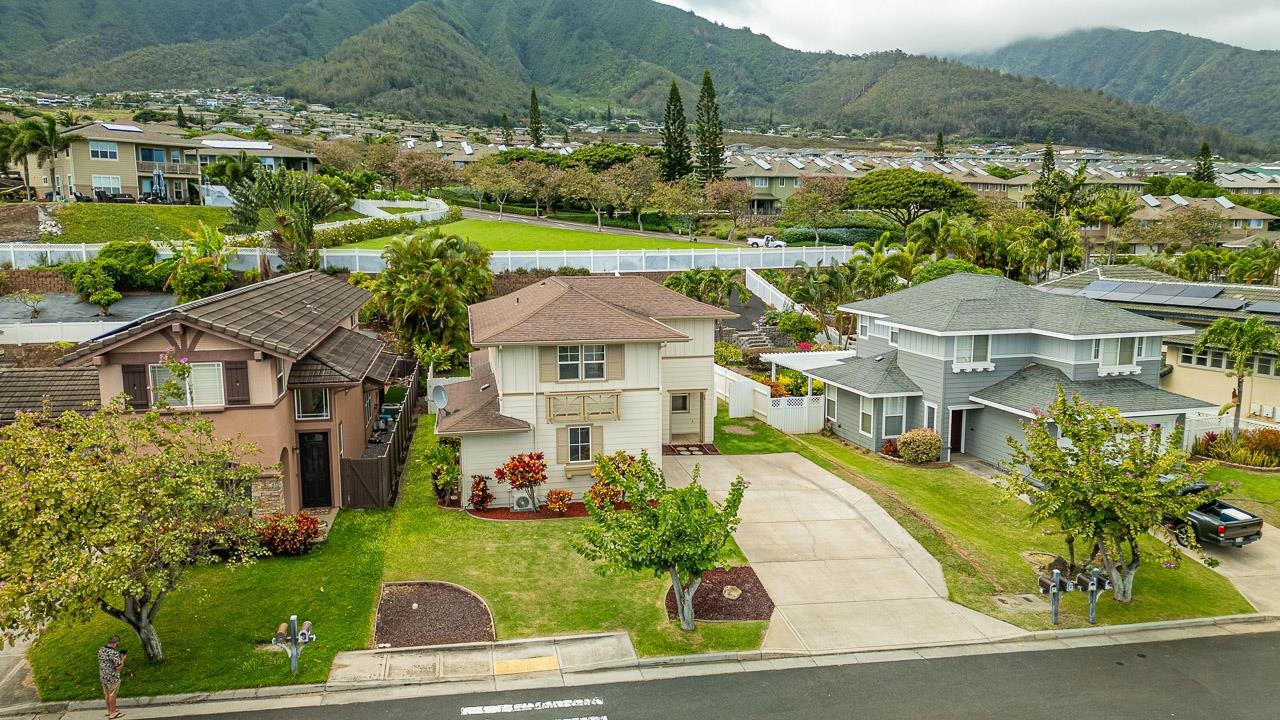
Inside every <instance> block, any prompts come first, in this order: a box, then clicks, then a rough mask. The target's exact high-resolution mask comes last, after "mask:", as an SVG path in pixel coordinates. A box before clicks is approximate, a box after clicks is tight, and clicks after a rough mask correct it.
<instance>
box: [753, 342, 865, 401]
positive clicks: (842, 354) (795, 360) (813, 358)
mask: <svg viewBox="0 0 1280 720" xmlns="http://www.w3.org/2000/svg"><path fill="white" fill-rule="evenodd" d="M857 354H858V353H857V352H856V351H854V350H817V351H813V352H780V353H760V359H761V360H764V361H765V362H767V363H769V379H770V380H777V379H778V366H779V365H781V366H782V367H784V368H788V369H790V370H795V371H797V372H799V373H800V374H802V375H804V376H805V377H806V378H808V379H809V386H808V388H806V390H805V395H812V394H813V376H812V375H810V374H809V371H810V370H817V369H818V368H824V367H830V366H832V365H838V364H839V363H840V362H841V361H842V360H846V359H848V358H851V357H855V356H856V355H857Z"/></svg>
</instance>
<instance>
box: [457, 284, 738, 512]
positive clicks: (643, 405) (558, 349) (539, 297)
mask: <svg viewBox="0 0 1280 720" xmlns="http://www.w3.org/2000/svg"><path fill="white" fill-rule="evenodd" d="M732 317H736V315H735V314H734V313H731V312H729V311H727V310H723V309H721V308H718V307H714V306H711V305H706V304H704V303H700V302H697V301H694V300H691V299H689V298H687V297H685V296H683V295H681V294H679V293H677V292H674V291H672V290H669V289H667V288H665V287H663V286H661V285H659V284H657V283H655V282H652V281H650V280H646V279H644V278H642V277H636V276H625V277H559V276H557V277H551V278H547V279H546V280H543V281H540V282H537V283H534V284H532V285H529V286H528V287H525V288H523V289H521V290H517V291H515V292H513V293H509V294H507V295H504V296H502V297H499V298H495V299H492V300H487V301H485V302H482V303H478V304H476V305H472V306H471V308H470V332H471V343H472V345H474V346H475V347H476V348H477V349H476V350H475V352H473V353H472V354H471V358H470V360H471V378H470V379H469V380H467V381H466V382H463V383H459V384H456V385H450V386H449V387H448V394H449V397H448V401H447V402H446V404H445V406H444V409H443V410H441V411H440V412H439V413H438V415H437V418H436V432H437V433H438V434H440V435H447V436H455V437H458V438H460V439H461V443H462V446H461V463H460V468H461V472H462V478H463V481H464V483H465V482H469V481H470V480H469V479H470V478H471V476H472V475H492V474H493V471H494V469H495V468H497V467H499V466H501V465H502V463H504V462H505V461H506V460H507V459H508V458H509V457H511V456H512V455H514V454H516V453H521V452H533V451H541V452H543V453H544V455H545V457H546V460H547V464H548V479H549V484H550V485H551V486H553V487H568V488H570V489H572V490H574V492H575V493H577V494H579V495H580V493H581V492H582V491H583V490H585V489H586V488H587V487H588V486H589V485H590V484H591V477H590V473H591V469H592V467H594V464H595V463H594V457H595V456H596V455H598V454H602V453H603V454H610V453H613V452H616V451H618V450H625V451H627V452H629V453H633V454H636V455H639V454H640V452H641V451H645V452H648V453H649V455H651V456H652V457H655V458H657V457H660V456H661V454H662V446H663V445H664V444H668V443H691V444H697V443H706V442H710V441H711V438H712V436H713V433H714V421H715V414H716V398H715V387H714V344H715V324H716V321H717V320H721V319H728V318H732ZM491 489H492V490H493V491H494V493H495V495H497V496H498V502H499V503H503V502H507V501H509V499H510V494H509V493H510V489H509V488H507V487H506V486H503V485H497V484H496V483H495V484H492V485H491ZM464 495H465V493H464Z"/></svg>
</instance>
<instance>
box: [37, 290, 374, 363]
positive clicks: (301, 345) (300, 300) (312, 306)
mask: <svg viewBox="0 0 1280 720" xmlns="http://www.w3.org/2000/svg"><path fill="white" fill-rule="evenodd" d="M369 297H370V295H369V292H368V291H367V290H363V289H361V288H358V287H356V286H354V285H350V284H348V283H345V282H343V281H342V280H339V279H337V278H334V277H330V276H328V275H325V274H324V273H321V272H317V271H315V270H307V271H305V272H300V273H292V274H289V275H281V276H280V277H275V278H272V279H270V280H267V281H265V282H260V283H254V284H253V285H247V286H245V287H242V288H237V289H235V290H230V291H228V292H224V293H219V294H217V295H212V296H210V297H207V298H203V299H200V300H196V301H194V302H189V303H186V304H185V305H177V306H174V307H172V308H169V309H167V310H162V311H160V312H157V313H153V314H151V315H147V316H145V317H141V318H138V319H137V320H134V321H133V322H131V323H129V324H127V325H125V326H123V327H121V328H120V329H118V330H116V331H115V332H113V333H111V334H110V335H106V336H104V337H101V338H99V339H97V340H93V341H92V342H89V343H86V344H84V345H81V346H80V347H79V348H77V349H76V350H75V351H74V352H72V353H71V354H70V355H66V356H65V357H63V358H61V359H60V360H58V363H59V364H66V363H70V362H75V361H77V360H81V359H83V358H86V357H89V356H92V355H96V354H98V353H100V352H103V351H105V350H106V349H108V348H110V347H112V346H114V345H117V344H119V343H121V342H123V341H125V340H127V339H129V338H131V337H136V336H138V335H142V334H144V333H147V332H149V331H151V330H153V329H155V328H156V327H160V326H163V325H166V324H168V323H173V322H182V323H185V324H187V325H191V326H194V327H199V328H204V329H206V330H212V331H214V332H218V333H221V334H223V335H227V336H229V337H232V338H235V339H237V340H240V341H243V342H244V343H245V344H246V345H249V346H251V347H255V348H260V349H262V350H265V351H267V352H270V353H272V354H274V355H283V356H285V357H288V358H291V359H293V360H300V359H302V357H303V356H305V355H306V354H307V353H308V352H310V351H311V350H312V349H313V348H314V347H316V346H317V345H319V344H320V341H322V340H324V339H325V338H326V337H328V336H329V334H330V333H332V332H333V330H334V328H336V327H338V325H339V324H340V323H341V322H342V321H343V319H345V318H347V317H350V316H351V315H352V314H353V313H355V312H356V311H357V310H359V309H360V306H361V305H364V304H365V302H367V301H368V300H369Z"/></svg>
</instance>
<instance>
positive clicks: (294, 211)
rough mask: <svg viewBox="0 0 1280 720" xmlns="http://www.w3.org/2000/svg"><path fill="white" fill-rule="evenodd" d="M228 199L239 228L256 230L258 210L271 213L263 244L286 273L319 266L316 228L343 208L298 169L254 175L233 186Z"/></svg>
mask: <svg viewBox="0 0 1280 720" xmlns="http://www.w3.org/2000/svg"><path fill="white" fill-rule="evenodd" d="M231 198H232V200H233V201H234V202H235V205H234V206H232V208H231V217H232V218H233V219H234V220H235V221H236V223H237V224H238V225H239V226H240V227H242V228H245V229H249V230H252V229H253V228H256V227H257V225H258V222H259V213H260V212H261V211H263V210H265V211H266V212H267V213H269V214H270V216H271V223H272V225H271V228H270V230H269V231H268V233H267V238H266V242H267V244H268V246H269V247H272V248H274V249H275V250H276V252H277V253H279V255H280V259H281V260H282V261H283V262H284V271H285V272H297V271H299V270H306V269H309V268H316V267H319V265H320V253H319V248H318V247H317V246H316V238H315V225H316V223H318V222H323V220H324V219H325V218H326V217H329V216H330V215H332V214H333V213H335V212H337V211H339V210H341V209H343V208H345V207H346V204H345V203H343V202H342V199H341V198H339V197H338V195H337V194H336V193H335V192H333V191H332V190H330V189H329V188H328V187H327V186H325V185H324V183H322V182H320V181H319V180H317V179H316V177H315V176H313V175H311V174H310V173H306V172H301V171H297V170H281V171H279V172H257V173H255V174H254V176H253V178H252V179H249V180H241V181H240V182H238V183H236V184H235V185H234V186H232V187H231Z"/></svg>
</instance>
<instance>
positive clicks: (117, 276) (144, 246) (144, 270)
mask: <svg viewBox="0 0 1280 720" xmlns="http://www.w3.org/2000/svg"><path fill="white" fill-rule="evenodd" d="M96 262H98V263H99V264H101V265H102V266H103V269H104V270H106V272H107V274H108V275H110V276H111V278H112V279H113V280H114V281H115V287H116V288H117V289H119V290H158V289H159V288H160V286H161V285H163V284H164V277H162V276H161V275H160V273H157V272H155V271H154V270H153V266H154V265H155V263H156V249H155V247H154V246H152V244H151V243H148V242H122V241H118V240H117V241H112V242H109V243H107V244H106V245H103V246H102V249H100V250H99V251H98V257H97V258H96Z"/></svg>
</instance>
